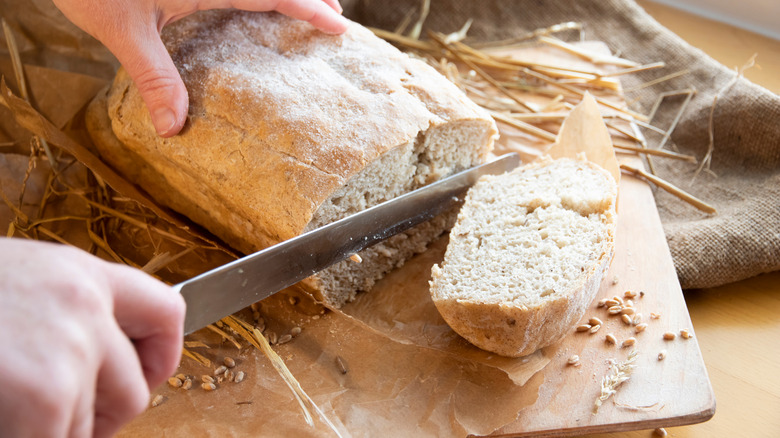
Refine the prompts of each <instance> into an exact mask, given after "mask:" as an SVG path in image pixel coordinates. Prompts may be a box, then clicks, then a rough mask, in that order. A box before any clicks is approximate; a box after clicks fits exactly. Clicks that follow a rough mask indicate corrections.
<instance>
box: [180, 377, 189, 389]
mask: <svg viewBox="0 0 780 438" xmlns="http://www.w3.org/2000/svg"><path fill="white" fill-rule="evenodd" d="M191 388H192V379H189V378H187V379H184V382H183V383H182V384H181V389H184V390H189V389H191Z"/></svg>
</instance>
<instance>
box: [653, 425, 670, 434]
mask: <svg viewBox="0 0 780 438" xmlns="http://www.w3.org/2000/svg"><path fill="white" fill-rule="evenodd" d="M653 435H656V436H666V435H667V433H666V429H664V428H663V427H659V428H658V429H656V430H654V431H653Z"/></svg>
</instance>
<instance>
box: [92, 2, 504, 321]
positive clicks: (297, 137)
mask: <svg viewBox="0 0 780 438" xmlns="http://www.w3.org/2000/svg"><path fill="white" fill-rule="evenodd" d="M162 36H163V41H164V42H165V44H166V46H167V48H168V50H169V52H170V54H171V56H172V58H173V60H174V63H175V64H176V65H177V66H178V69H179V72H180V73H181V76H182V78H183V80H184V82H185V84H186V86H187V90H188V92H189V99H190V107H189V115H188V121H187V124H186V125H185V128H184V130H183V131H182V133H181V134H180V135H177V136H175V137H173V138H168V139H163V138H160V137H158V136H157V135H156V134H155V130H154V127H153V125H152V123H151V120H150V117H149V115H148V112H147V110H146V107H145V106H144V103H143V101H142V99H141V96H140V95H139V93H138V90H137V88H136V87H135V85H134V84H133V82H132V81H131V79H130V77H129V76H128V75H127V73H125V72H124V71H123V70H120V71H119V73H118V74H117V76H116V78H115V80H114V82H113V84H112V86H111V87H110V89H109V90H108V91H107V93H105V94H103V95H101V96H98V97H97V98H96V99H95V101H94V102H93V103H92V104H91V106H90V108H89V111H88V115H87V117H88V128H89V130H90V132H91V134H92V136H93V139H94V140H95V143H96V145H97V147H98V149H99V152H100V154H101V156H102V157H103V159H104V160H105V161H107V162H108V163H110V164H111V165H112V166H113V167H114V168H116V169H117V170H118V171H120V172H121V173H123V174H124V175H125V176H126V177H127V178H129V179H131V180H132V181H134V182H136V183H137V184H139V185H140V186H142V187H143V188H144V189H145V190H146V191H147V192H149V193H150V194H151V195H152V196H154V197H156V199H158V200H159V201H160V202H162V203H164V204H167V205H169V206H170V207H171V208H173V209H174V210H177V211H179V212H181V213H183V214H184V215H186V216H188V217H189V218H190V219H192V220H193V221H195V222H197V223H199V224H201V225H203V226H204V227H205V228H207V229H208V230H210V231H211V232H213V233H214V234H215V235H217V236H218V237H220V238H221V239H223V240H224V241H225V242H227V243H228V244H229V245H231V246H233V247H234V248H236V249H238V250H239V251H242V252H245V253H250V252H254V251H256V250H259V249H262V248H265V247H267V246H270V245H272V244H275V243H278V242H280V241H283V240H286V239H289V238H291V237H294V236H296V235H298V234H301V233H303V232H305V231H307V230H311V229H314V228H317V227H319V226H321V225H323V224H326V223H329V222H332V221H334V220H337V219H340V218H343V217H345V216H347V215H350V214H352V213H355V212H357V211H360V210H363V209H365V208H367V207H369V206H372V205H375V204H378V203H381V202H383V201H385V200H388V199H391V198H393V197H396V196H398V195H400V194H402V193H405V192H408V191H411V190H413V189H416V188H418V187H421V186H423V185H426V184H429V183H431V182H433V181H436V180H438V179H440V178H442V177H445V176H447V175H450V174H452V173H455V172H457V171H460V170H463V169H465V168H468V167H471V166H473V165H476V164H479V163H481V162H484V161H485V159H486V157H487V154H488V153H489V151H490V150H491V148H492V144H493V141H494V137H495V136H496V133H497V131H496V127H495V123H494V122H493V121H492V119H491V118H490V117H489V116H488V115H487V114H486V113H485V112H484V111H483V110H481V109H480V108H479V107H478V106H476V105H475V104H474V103H472V102H471V101H470V100H468V99H467V98H466V96H465V95H464V94H463V93H462V92H460V90H458V89H457V87H455V86H454V85H453V84H452V83H450V82H448V81H447V80H446V79H445V78H444V77H443V76H441V75H440V74H438V73H437V72H436V71H435V70H434V69H432V68H431V67H429V66H428V65H426V64H425V63H423V62H421V61H418V60H414V59H411V58H409V57H408V56H407V55H405V54H403V53H401V52H400V51H398V50H397V49H396V48H394V47H392V46H391V45H389V44H387V43H385V42H384V41H382V40H381V39H379V38H377V37H375V36H374V35H373V34H372V33H371V32H370V31H369V30H367V29H365V28H363V27H361V26H360V25H358V24H356V23H351V24H350V26H349V29H348V31H347V32H346V33H345V34H343V35H340V36H332V35H326V34H323V33H321V32H319V31H317V30H316V29H314V28H313V27H312V26H311V25H309V24H308V23H305V22H302V21H296V20H293V19H290V18H288V17H285V16H282V15H280V14H276V13H250V12H240V11H207V12H200V13H197V14H195V15H193V16H191V17H188V18H186V19H183V20H180V21H178V22H176V23H174V24H173V25H170V26H168V27H166V28H165V29H164V31H163V35H162ZM446 222H447V220H446V218H437V219H435V220H433V221H432V222H429V223H426V224H423V225H421V226H419V227H418V228H417V229H415V230H413V231H411V232H408V233H406V234H403V235H399V236H396V237H394V238H393V239H390V240H389V241H386V242H383V243H381V244H379V245H377V246H375V247H373V248H371V249H369V250H367V251H366V252H365V253H363V254H361V255H362V258H363V263H362V264H359V265H358V264H355V263H351V262H346V263H341V264H339V265H336V266H334V267H332V268H330V269H328V270H326V271H324V272H322V273H320V274H318V275H317V276H315V277H312V278H310V279H308V280H307V283H306V284H307V285H308V286H309V287H310V288H311V289H312V290H314V291H317V292H318V293H319V294H320V295H321V297H322V298H324V299H325V300H327V301H329V302H330V303H331V304H333V305H336V306H338V305H341V304H343V303H344V302H346V301H348V300H350V299H351V298H352V297H354V294H355V292H356V291H358V290H365V289H368V288H370V287H371V285H372V284H373V283H374V282H375V281H376V280H377V279H379V278H380V277H382V276H383V275H384V274H385V273H386V272H387V271H389V270H391V269H393V268H394V267H396V266H398V265H399V264H401V263H403V261H404V260H405V259H406V258H408V257H410V256H411V255H412V254H413V253H415V252H419V251H422V250H423V249H424V248H425V246H426V245H427V243H428V242H429V241H430V240H432V239H433V238H434V237H436V236H437V235H439V234H441V233H442V231H443V230H444V228H445V227H446Z"/></svg>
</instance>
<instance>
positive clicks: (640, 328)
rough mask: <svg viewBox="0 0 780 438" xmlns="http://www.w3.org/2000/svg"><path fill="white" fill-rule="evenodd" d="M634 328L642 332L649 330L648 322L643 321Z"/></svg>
mask: <svg viewBox="0 0 780 438" xmlns="http://www.w3.org/2000/svg"><path fill="white" fill-rule="evenodd" d="M634 330H635V331H636V332H637V333H642V332H643V331H645V330H647V323H646V322H643V323H642V324H637V325H636V327H635V328H634Z"/></svg>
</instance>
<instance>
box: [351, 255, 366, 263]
mask: <svg viewBox="0 0 780 438" xmlns="http://www.w3.org/2000/svg"><path fill="white" fill-rule="evenodd" d="M349 259H350V260H352V261H353V262H355V263H363V257H360V255H359V254H352V255H351V256H349Z"/></svg>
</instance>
